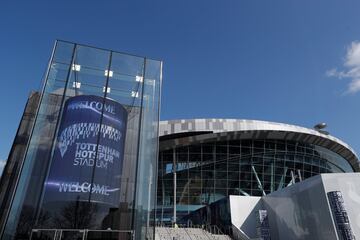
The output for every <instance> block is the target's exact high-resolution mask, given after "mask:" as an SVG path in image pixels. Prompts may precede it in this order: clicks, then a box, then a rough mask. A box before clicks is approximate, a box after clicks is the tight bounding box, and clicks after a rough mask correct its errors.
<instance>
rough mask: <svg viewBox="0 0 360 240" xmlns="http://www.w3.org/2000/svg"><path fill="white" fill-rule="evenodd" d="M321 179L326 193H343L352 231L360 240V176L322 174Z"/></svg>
mask: <svg viewBox="0 0 360 240" xmlns="http://www.w3.org/2000/svg"><path fill="white" fill-rule="evenodd" d="M321 178H322V181H323V183H324V189H325V192H331V191H340V192H341V193H342V196H343V199H344V205H345V209H346V211H347V214H348V217H349V221H350V226H351V229H352V231H353V234H354V235H355V237H356V239H360V174H359V173H339V174H322V175H321Z"/></svg>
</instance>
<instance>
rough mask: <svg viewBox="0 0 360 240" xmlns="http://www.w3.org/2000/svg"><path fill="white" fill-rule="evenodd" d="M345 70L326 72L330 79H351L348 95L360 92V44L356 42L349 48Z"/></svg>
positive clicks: (334, 69)
mask: <svg viewBox="0 0 360 240" xmlns="http://www.w3.org/2000/svg"><path fill="white" fill-rule="evenodd" d="M343 68H344V70H342V71H339V70H337V69H336V68H333V69H330V70H328V71H327V72H326V75H327V76H328V77H337V78H340V79H342V78H345V79H349V80H350V82H349V84H348V87H347V92H348V93H356V92H359V91H360V42H359V41H354V42H352V43H351V44H350V46H348V48H347V53H346V56H345V61H344V66H343Z"/></svg>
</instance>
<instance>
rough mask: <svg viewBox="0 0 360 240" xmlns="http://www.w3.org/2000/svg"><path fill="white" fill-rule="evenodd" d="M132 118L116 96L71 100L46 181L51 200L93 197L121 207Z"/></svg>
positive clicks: (85, 199)
mask: <svg viewBox="0 0 360 240" xmlns="http://www.w3.org/2000/svg"><path fill="white" fill-rule="evenodd" d="M102 113H103V115H102ZM126 122H127V111H126V109H125V108H124V107H123V106H122V105H121V104H119V103H117V102H115V101H113V100H110V99H105V101H104V98H102V97H98V96H90V95H82V96H76V97H72V98H69V99H68V100H67V101H66V103H65V106H64V111H63V115H62V118H61V122H60V127H59V131H58V136H57V145H56V147H55V150H54V155H53V159H52V163H51V167H50V172H49V176H48V179H47V181H46V182H45V185H46V187H45V196H44V201H45V203H49V202H54V201H56V202H58V201H88V200H89V199H90V201H91V202H100V203H106V204H110V205H118V204H119V198H120V183H121V179H120V177H121V171H122V164H123V158H124V145H125V134H126ZM100 123H101V126H100Z"/></svg>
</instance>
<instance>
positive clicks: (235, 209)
mask: <svg viewBox="0 0 360 240" xmlns="http://www.w3.org/2000/svg"><path fill="white" fill-rule="evenodd" d="M260 200H261V197H248V196H230V212H231V223H232V224H233V226H234V227H236V228H238V229H240V230H241V231H242V232H244V233H245V234H246V235H247V236H249V237H250V238H256V237H257V235H256V212H257V210H259V209H261V207H262V206H261V202H260Z"/></svg>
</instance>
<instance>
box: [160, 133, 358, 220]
mask: <svg viewBox="0 0 360 240" xmlns="http://www.w3.org/2000/svg"><path fill="white" fill-rule="evenodd" d="M160 145H161V142H160ZM158 171H159V172H158V174H159V175H158V182H159V183H158V189H157V206H158V208H157V212H156V219H157V222H158V223H165V224H167V223H169V222H172V221H173V216H174V213H173V208H174V202H175V204H176V215H177V216H176V222H177V223H185V224H186V222H184V221H185V220H186V219H188V215H189V214H191V213H193V212H194V211H197V210H200V209H201V208H205V207H207V206H210V205H211V204H213V203H215V202H217V201H219V200H221V199H223V198H225V197H227V196H229V195H246V196H247V195H250V196H262V195H265V194H268V193H270V192H273V191H276V190H277V189H281V188H284V187H286V186H288V185H291V184H293V183H294V182H295V181H296V182H297V181H300V180H303V179H306V178H309V177H311V176H314V175H317V174H320V173H337V172H353V169H352V167H351V166H350V164H349V163H348V161H347V160H346V159H344V158H343V157H341V156H340V155H338V154H336V153H334V152H332V151H330V150H328V149H326V148H324V147H320V146H317V145H313V144H305V143H301V142H294V141H284V140H271V139H266V140H264V139H259V140H228V141H215V142H207V143H202V144H193V145H189V146H181V147H175V148H173V149H169V150H164V151H160V155H159V170H158ZM174 173H176V174H174ZM174 175H175V176H174ZM174 180H175V181H176V192H174V185H175V184H174ZM174 198H175V199H174ZM205 212H206V211H205ZM204 219H205V218H204ZM207 221H210V222H214V221H213V220H211V219H208V220H207Z"/></svg>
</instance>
